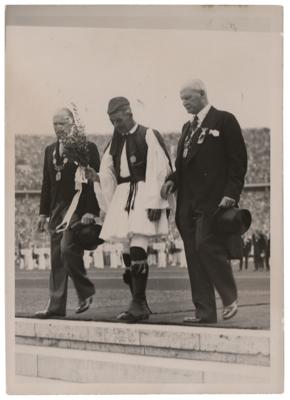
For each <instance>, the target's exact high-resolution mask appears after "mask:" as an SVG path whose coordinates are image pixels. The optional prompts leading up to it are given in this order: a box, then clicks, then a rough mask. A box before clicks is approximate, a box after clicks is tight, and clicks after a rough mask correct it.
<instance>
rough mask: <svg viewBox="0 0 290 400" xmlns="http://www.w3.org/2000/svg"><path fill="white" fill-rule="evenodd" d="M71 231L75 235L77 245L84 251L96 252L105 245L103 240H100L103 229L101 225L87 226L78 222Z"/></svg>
mask: <svg viewBox="0 0 290 400" xmlns="http://www.w3.org/2000/svg"><path fill="white" fill-rule="evenodd" d="M70 229H71V230H72V231H73V233H74V239H75V241H76V243H77V244H78V245H79V246H80V247H81V248H82V249H84V250H95V249H96V248H97V247H98V246H99V245H101V244H102V243H104V241H103V239H100V238H99V236H100V232H101V229H102V226H101V225H99V224H89V225H85V224H82V223H81V222H80V221H78V222H77V223H75V224H73V225H72V226H71V228H70Z"/></svg>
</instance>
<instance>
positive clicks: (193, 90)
mask: <svg viewBox="0 0 290 400" xmlns="http://www.w3.org/2000/svg"><path fill="white" fill-rule="evenodd" d="M180 97H181V100H182V103H183V105H184V107H185V109H186V110H187V112H188V113H190V114H198V113H199V111H201V110H202V109H203V108H204V107H205V106H206V105H207V104H208V99H207V91H206V86H205V84H204V83H203V81H202V80H200V79H192V80H190V81H187V82H185V83H184V84H183V85H182V87H181V89H180Z"/></svg>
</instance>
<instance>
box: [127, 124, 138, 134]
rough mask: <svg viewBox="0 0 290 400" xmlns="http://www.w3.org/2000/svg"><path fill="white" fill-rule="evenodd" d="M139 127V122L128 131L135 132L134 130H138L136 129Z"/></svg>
mask: <svg viewBox="0 0 290 400" xmlns="http://www.w3.org/2000/svg"><path fill="white" fill-rule="evenodd" d="M137 128H138V124H135V125H134V126H133V128H131V129H130V130H129V132H128V133H130V134H131V133H134V132H136V130H137Z"/></svg>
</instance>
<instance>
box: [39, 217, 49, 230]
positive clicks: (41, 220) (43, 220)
mask: <svg viewBox="0 0 290 400" xmlns="http://www.w3.org/2000/svg"><path fill="white" fill-rule="evenodd" d="M46 220H47V217H46V215H40V216H39V217H38V221H37V230H38V232H44V231H45V228H46V222H47V221H46Z"/></svg>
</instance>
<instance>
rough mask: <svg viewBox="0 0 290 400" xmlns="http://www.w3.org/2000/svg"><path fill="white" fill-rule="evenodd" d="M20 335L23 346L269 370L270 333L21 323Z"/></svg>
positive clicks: (18, 322) (18, 320)
mask: <svg viewBox="0 0 290 400" xmlns="http://www.w3.org/2000/svg"><path fill="white" fill-rule="evenodd" d="M15 335H16V343H17V344H18V345H25V346H30V347H32V346H36V347H37V348H41V347H54V348H56V349H59V350H61V349H71V350H82V351H86V352H92V353H94V352H95V353H98V354H100V353H101V352H106V353H120V354H119V355H118V356H116V355H114V356H113V357H116V358H119V356H121V354H131V355H136V356H137V355H138V356H146V357H143V359H144V358H147V357H155V358H161V359H162V358H165V359H166V358H167V359H168V358H169V359H174V360H175V361H177V360H196V361H203V362H215V363H224V364H226V363H228V364H230V365H235V366H238V365H241V366H243V365H244V366H255V365H256V366H263V367H268V366H270V332H269V331H258V330H247V329H244V330H241V329H219V328H208V327H198V326H172V325H145V324H143V325H142V324H132V325H131V324H123V323H108V322H94V321H69V320H37V319H28V318H16V325H15ZM162 362H163V361H162ZM166 362H167V361H166V360H165V363H166Z"/></svg>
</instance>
